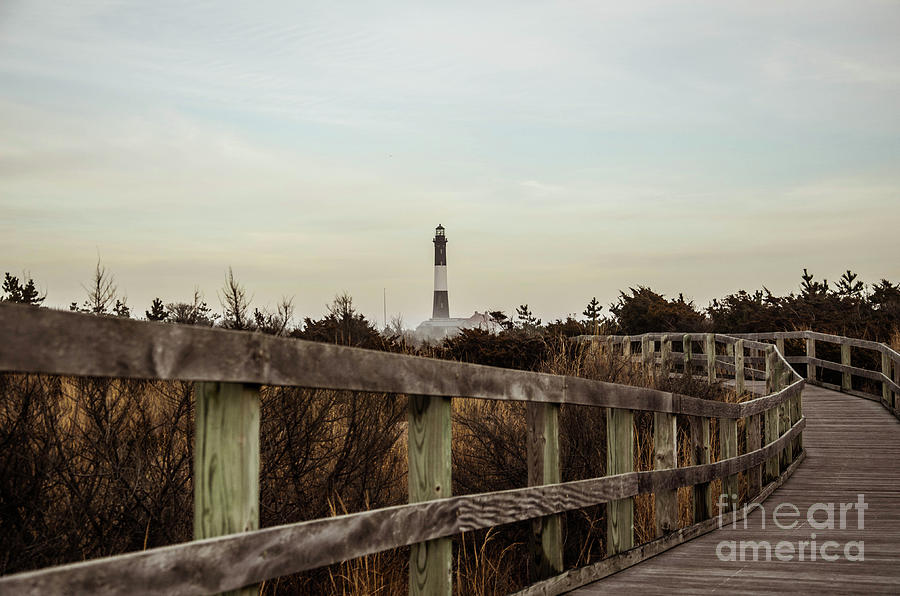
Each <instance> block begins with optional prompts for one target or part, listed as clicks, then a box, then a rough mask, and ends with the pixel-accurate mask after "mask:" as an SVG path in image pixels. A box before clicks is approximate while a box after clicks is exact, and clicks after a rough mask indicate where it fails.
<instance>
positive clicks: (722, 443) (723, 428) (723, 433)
mask: <svg viewBox="0 0 900 596" xmlns="http://www.w3.org/2000/svg"><path fill="white" fill-rule="evenodd" d="M719 451H720V455H721V458H720V460H724V459H730V458H732V457H737V454H738V452H737V451H738V432H737V420H736V419H734V418H719ZM739 476H740V474H731V475H730V476H726V477H725V478H723V479H722V494H724V495H725V499H720V501H719V502H723V501H724V502H725V503H727V504H728V505H727V506H726V509H725V511H720V512H719V513H720V514H722V513H726V512H728V511H736V510H737V508H738V499H739V495H738V478H739Z"/></svg>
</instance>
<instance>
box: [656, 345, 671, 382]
mask: <svg viewBox="0 0 900 596" xmlns="http://www.w3.org/2000/svg"><path fill="white" fill-rule="evenodd" d="M659 353H660V357H661V358H662V366H661V367H660V374H661V375H662V376H663V377H667V376H668V375H669V373H671V372H672V338H671V337H670V336H668V335H664V336H663V338H662V341H660V342H659Z"/></svg>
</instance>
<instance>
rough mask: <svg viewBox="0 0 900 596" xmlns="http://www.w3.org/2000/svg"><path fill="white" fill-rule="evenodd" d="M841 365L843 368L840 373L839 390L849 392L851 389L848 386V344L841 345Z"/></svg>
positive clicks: (849, 385)
mask: <svg viewBox="0 0 900 596" xmlns="http://www.w3.org/2000/svg"><path fill="white" fill-rule="evenodd" d="M841 365H843V366H844V367H845V368H844V369H843V372H842V373H841V390H842V391H849V390H850V389H852V388H853V387H852V386H851V384H850V376H851V375H850V370H849V368H850V344H848V343H842V344H841Z"/></svg>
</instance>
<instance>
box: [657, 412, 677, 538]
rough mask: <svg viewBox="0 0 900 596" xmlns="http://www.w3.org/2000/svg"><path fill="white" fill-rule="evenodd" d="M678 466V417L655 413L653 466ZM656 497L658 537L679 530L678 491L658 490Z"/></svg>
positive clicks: (669, 467) (667, 467)
mask: <svg viewBox="0 0 900 596" xmlns="http://www.w3.org/2000/svg"><path fill="white" fill-rule="evenodd" d="M677 467H678V417H677V416H676V415H675V414H666V413H665V412H654V413H653V468H654V469H656V470H667V469H673V468H677ZM655 499H656V536H657V538H659V537H661V536H663V535H665V534H668V533H669V532H674V531H676V530H678V491H677V490H676V489H672V490H658V491H656V495H655Z"/></svg>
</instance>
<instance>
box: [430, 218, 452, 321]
mask: <svg viewBox="0 0 900 596" xmlns="http://www.w3.org/2000/svg"><path fill="white" fill-rule="evenodd" d="M431 318H432V319H449V318H450V301H449V299H448V297H447V236H445V235H444V226H442V225H438V227H437V228H435V230H434V307H433V308H432V311H431Z"/></svg>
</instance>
